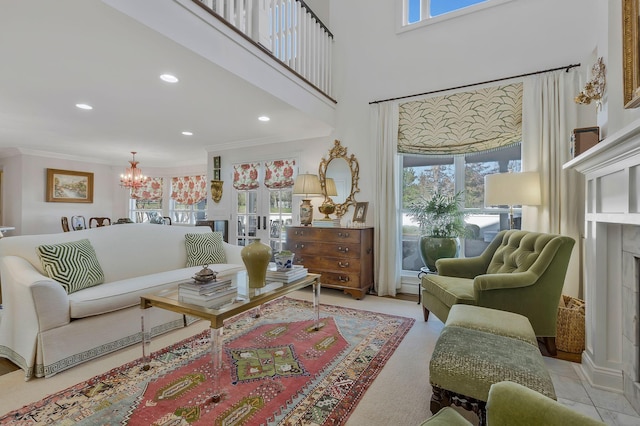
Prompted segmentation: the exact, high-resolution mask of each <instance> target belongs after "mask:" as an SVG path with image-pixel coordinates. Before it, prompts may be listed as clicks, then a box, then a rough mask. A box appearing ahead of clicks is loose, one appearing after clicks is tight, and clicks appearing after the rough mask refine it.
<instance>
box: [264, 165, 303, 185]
mask: <svg viewBox="0 0 640 426" xmlns="http://www.w3.org/2000/svg"><path fill="white" fill-rule="evenodd" d="M295 165H296V161H295V160H277V161H267V162H266V163H265V164H264V168H265V176H264V186H266V187H267V188H269V189H281V188H291V187H292V186H293V184H294V179H293V166H295Z"/></svg>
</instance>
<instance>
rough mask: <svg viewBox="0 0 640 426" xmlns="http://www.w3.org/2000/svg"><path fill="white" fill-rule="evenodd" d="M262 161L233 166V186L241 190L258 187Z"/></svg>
mask: <svg viewBox="0 0 640 426" xmlns="http://www.w3.org/2000/svg"><path fill="white" fill-rule="evenodd" d="M258 167H260V163H250V164H235V165H234V166H233V187H234V188H235V189H239V190H247V189H256V188H257V187H258V186H260V183H259V182H258Z"/></svg>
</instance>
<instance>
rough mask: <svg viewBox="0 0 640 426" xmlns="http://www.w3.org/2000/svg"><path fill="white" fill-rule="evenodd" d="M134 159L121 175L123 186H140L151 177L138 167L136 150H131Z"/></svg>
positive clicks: (121, 184)
mask: <svg viewBox="0 0 640 426" xmlns="http://www.w3.org/2000/svg"><path fill="white" fill-rule="evenodd" d="M131 154H132V156H133V159H132V160H130V161H129V165H130V166H129V167H127V169H126V170H125V172H124V173H123V174H121V175H120V186H121V187H123V188H134V189H136V188H140V187H141V186H143V185H144V184H145V183H146V182H147V180H148V179H149V178H148V177H146V176H145V175H143V174H142V170H140V169H139V168H138V162H137V161H136V152H135V151H131Z"/></svg>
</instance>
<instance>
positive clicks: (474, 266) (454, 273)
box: [422, 230, 575, 355]
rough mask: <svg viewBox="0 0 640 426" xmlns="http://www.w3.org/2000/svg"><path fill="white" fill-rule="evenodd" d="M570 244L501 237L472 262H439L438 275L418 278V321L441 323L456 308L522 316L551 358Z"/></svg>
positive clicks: (541, 236) (525, 235)
mask: <svg viewBox="0 0 640 426" xmlns="http://www.w3.org/2000/svg"><path fill="white" fill-rule="evenodd" d="M574 244H575V241H574V239H573V238H570V237H566V236H562V235H556V234H545V233H539V232H529V231H520V230H509V231H501V232H500V233H498V235H496V237H495V238H494V239H493V241H492V242H491V244H489V246H488V247H487V248H486V249H485V251H484V252H483V253H482V254H481V255H480V256H477V257H469V258H464V259H439V260H438V261H437V262H436V266H437V269H438V274H437V275H435V274H428V275H424V276H423V277H422V307H423V310H424V320H425V321H427V319H428V318H429V313H430V312H433V313H434V315H435V316H437V317H438V318H439V319H440V320H441V321H442V322H445V321H446V320H447V317H448V316H449V310H450V309H451V307H452V306H453V305H455V304H457V303H463V304H467V305H476V306H483V307H486V308H493V309H499V310H503V311H510V312H515V313H517V314H520V315H524V316H525V317H527V318H528V319H529V321H530V322H531V325H532V326H533V330H534V331H535V333H536V336H538V337H542V338H544V341H545V345H546V347H547V350H548V351H549V353H550V354H551V355H555V354H556V348H555V336H556V321H557V315H558V305H559V303H560V297H561V295H562V288H563V286H564V279H565V275H566V272H567V266H568V264H569V259H570V257H571V250H572V249H573V245H574Z"/></svg>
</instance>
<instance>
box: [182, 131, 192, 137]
mask: <svg viewBox="0 0 640 426" xmlns="http://www.w3.org/2000/svg"><path fill="white" fill-rule="evenodd" d="M182 134H183V135H185V136H193V132H189V131H187V130H185V131H184V132H182Z"/></svg>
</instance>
